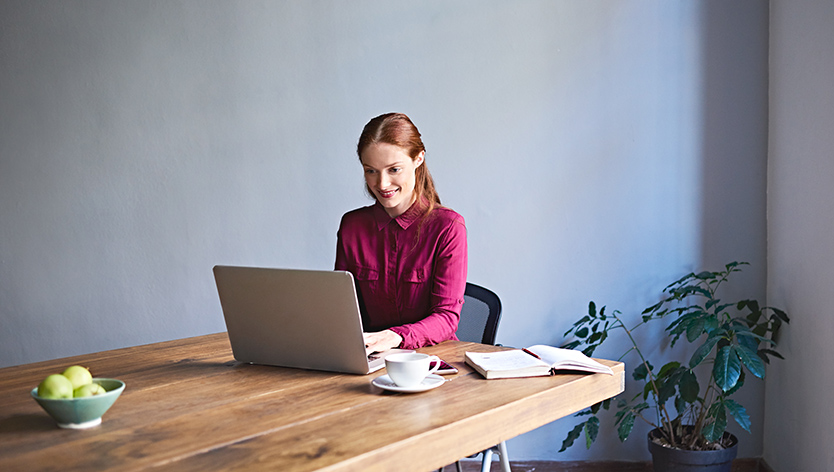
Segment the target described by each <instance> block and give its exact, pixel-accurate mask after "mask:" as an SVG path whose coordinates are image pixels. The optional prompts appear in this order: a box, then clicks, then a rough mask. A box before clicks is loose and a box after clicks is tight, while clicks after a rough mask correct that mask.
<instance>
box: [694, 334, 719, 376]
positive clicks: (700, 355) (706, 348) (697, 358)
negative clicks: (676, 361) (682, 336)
mask: <svg viewBox="0 0 834 472" xmlns="http://www.w3.org/2000/svg"><path fill="white" fill-rule="evenodd" d="M720 339H721V336H718V334H717V333H715V332H713V333H712V334H710V336H709V337H708V338H707V340H706V341H704V344H701V346H700V347H699V348H698V349H696V350H695V353H693V354H692V358H690V359H689V368H690V369H694V368H695V367H696V366H698V364H700V363H701V362H703V361H704V359H706V357H707V356H708V355H709V353H710V352H711V351H712V348H714V347H715V344H716V343H718V341H719V340H720Z"/></svg>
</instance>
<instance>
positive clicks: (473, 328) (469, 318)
mask: <svg viewBox="0 0 834 472" xmlns="http://www.w3.org/2000/svg"><path fill="white" fill-rule="evenodd" d="M463 299H464V303H463V308H462V309H461V312H460V323H459V324H458V330H457V332H456V334H457V337H458V339H460V340H461V341H469V342H475V343H482V344H495V333H497V332H498V322H499V321H500V320H501V299H500V298H498V295H496V294H495V292H493V291H491V290H489V289H486V288H484V287H481V286H479V285H475V284H471V283H468V282H467V283H466V292H465V293H464V295H463Z"/></svg>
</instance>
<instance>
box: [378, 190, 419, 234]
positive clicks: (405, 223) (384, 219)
mask: <svg viewBox="0 0 834 472" xmlns="http://www.w3.org/2000/svg"><path fill="white" fill-rule="evenodd" d="M428 203H429V202H428V200H427V199H426V197H420V200H419V201H417V202H414V203H413V204H412V205H411V206H410V207H409V208H408V210H406V211H405V213H403V214H402V215H400V216H398V217H396V218H391V217H390V216H389V215H388V212H386V211H385V208H384V207H383V206H382V204H381V203H379V201H377V202H376V204H374V216H375V217H376V225H377V229H379V230H380V231H382V229H383V228H385V227H386V226H388V224H390V223H391V222H392V221H395V222H396V223H397V225H399V226H400V228H402V229H408V227H409V226H411V224H412V223H414V222H415V221H417V220H419V219H420V217H422V216H423V215H424V214H425V213H426V208H427V207H428Z"/></svg>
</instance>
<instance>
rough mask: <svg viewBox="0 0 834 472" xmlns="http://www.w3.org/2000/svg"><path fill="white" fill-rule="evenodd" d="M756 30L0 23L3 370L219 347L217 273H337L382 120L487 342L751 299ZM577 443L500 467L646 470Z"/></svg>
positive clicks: (758, 215)
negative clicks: (392, 129) (425, 185)
mask: <svg viewBox="0 0 834 472" xmlns="http://www.w3.org/2000/svg"><path fill="white" fill-rule="evenodd" d="M767 15H768V9H767V3H766V2H765V1H763V0H762V1H746V2H721V1H711V2H691V1H683V0H681V1H663V2H660V1H635V0H629V1H621V0H610V1H551V0H541V1H522V2H508V1H481V0H479V1H457V2H440V1H431V2H420V3H416V2H389V1H362V2H336V1H324V2H266V1H263V2H259V1H245V2H244V1H237V2H228V1H205V0H199V1H198V0H190V1H160V2H154V1H141V2H140V1H135V2H116V3H114V2H109V1H82V0H76V1H10V0H2V1H0V61H2V69H0V103H2V112H0V113H2V115H0V116H2V124H1V125H0V323H2V330H0V365H2V366H8V365H15V364H20V363H27V362H33V361H38V360H44V359H50V358H55V357H61V356H68V355H73V354H80V353H87V352H94V351H99V350H103V349H111V348H117V347H122V346H128V345H136V344H142V343H149V342H155V341H162V340H167V339H173V338H180V337H185V336H194V335H200V334H204V333H210V332H216V331H222V330H223V329H224V325H223V320H222V315H221V312H220V307H219V303H218V301H217V295H216V292H215V288H214V286H213V280H212V276H211V267H212V266H213V265H215V264H246V265H260V266H287V267H301V268H319V269H329V268H331V267H332V264H333V258H334V252H335V251H334V246H335V232H336V228H337V225H338V222H339V217H340V215H341V214H342V213H343V212H345V211H347V210H350V209H352V208H355V207H357V206H361V205H365V204H368V203H369V200H368V199H367V197H366V196H365V195H364V194H363V181H362V173H361V169H360V167H359V165H358V163H357V161H356V157H355V155H354V152H353V149H354V146H355V142H356V139H357V137H358V134H359V132H360V130H361V127H362V126H363V125H364V123H365V122H366V121H367V120H368V119H369V118H371V117H372V116H375V115H377V114H380V113H383V112H388V111H392V110H397V111H404V112H406V113H408V114H409V115H410V116H411V117H412V118H413V119H414V121H415V122H416V123H417V125H418V126H419V127H420V129H421V131H422V133H423V137H424V140H425V142H426V145H427V147H428V155H427V163H428V165H429V166H430V168H431V170H432V173H433V174H434V176H435V179H436V181H437V184H438V187H439V191H440V194H441V196H442V198H443V202H444V203H445V204H447V205H449V206H451V207H452V208H454V209H456V210H457V211H459V212H460V213H461V214H463V215H464V216H465V218H466V220H467V225H468V234H469V243H470V266H469V274H470V277H469V278H470V280H471V281H473V282H476V283H480V284H482V285H485V286H488V287H490V288H492V289H493V290H495V291H496V292H498V293H499V294H500V295H501V298H502V301H503V302H504V307H505V312H504V313H505V317H504V320H503V321H502V325H501V328H500V330H499V333H498V341H499V342H501V343H503V344H506V345H516V346H523V345H530V344H534V343H554V344H558V343H560V342H561V341H562V339H561V335H562V333H563V332H564V331H565V330H566V329H567V327H568V326H569V324H570V323H572V322H573V321H574V320H576V319H577V318H579V317H580V316H581V315H582V313H583V312H584V311H585V310H586V307H587V303H588V301H589V300H595V301H596V302H597V303H599V304H605V305H608V306H609V307H610V308H612V309H613V308H617V309H620V310H622V311H624V312H626V313H634V312H639V311H638V310H641V309H642V308H643V307H645V306H647V305H649V304H651V303H653V302H654V301H655V299H656V297H657V293H658V292H659V290H660V289H661V288H662V287H664V286H665V285H666V284H667V283H668V282H670V281H672V280H674V279H676V278H677V277H679V276H681V275H683V274H684V273H686V272H688V271H691V270H700V269H717V268H719V267H721V266H722V265H723V264H724V263H726V262H729V261H732V260H745V261H749V262H751V263H752V264H753V265H752V267H751V268H750V269H748V270H747V271H746V272H745V273H744V274H742V277H741V279H740V282H741V284H740V285H739V288H740V291H741V292H744V296H752V297H763V295H764V291H765V277H766V270H765V253H766V246H765V243H766V240H765V235H764V233H765V228H766V220H765V184H766V180H765V171H766V159H765V158H766V145H767ZM651 334H652V333H645V334H644V336H645V337H650V336H651ZM621 347H622V346H621ZM600 354H602V355H608V356H617V355H618V354H619V349H613V348H612V349H610V350H609V351H607V352H602V353H600ZM108 375H112V376H118V372H111V373H108ZM744 403H745V404H746V406H747V407H748V409H749V410H750V411H751V414H752V416H753V419H754V423H755V429H754V432H753V434H752V435H748V434H747V433H743V441H742V449H741V454H742V456H759V455H761V452H762V450H761V444H762V432H761V427H762V426H761V425H762V421H763V411H762V405H763V386H762V385H761V383H755V382H750V383H749V386H748V392H747V396H746V400H745V401H744ZM573 424H574V421H573V420H572V419H565V420H561V421H558V422H556V423H554V424H552V425H549V426H547V427H544V428H541V429H539V430H537V431H535V432H531V433H529V434H527V435H524V436H522V437H521V438H518V439H516V440H513V441H511V442H510V453H511V456H512V458H513V459H559V460H575V459H587V458H593V459H609V458H610V459H635V460H636V459H645V458H647V452H646V447H645V443H644V441H643V440H642V437H641V436H642V432H638V433H637V435H636V437H635V438H634V439H632V440H630V441H629V442H627V443H625V444H620V443H619V442H617V441H616V440H615V439H613V435H607V436H606V437H604V438H602V439H601V440H600V443H598V444H597V445H596V446H595V447H594V448H593V449H592V450H591V451H590V452H587V451H585V450H584V449H581V448H576V449H574V450H571V451H569V452H568V453H564V454H561V455H557V454H556V451H557V450H558V448H559V446H560V443H561V440H562V438H563V437H564V435H565V433H566V432H567V431H568V430H569V429H570V428H571V427H572V426H573ZM641 428H642V426H641ZM643 431H645V428H643Z"/></svg>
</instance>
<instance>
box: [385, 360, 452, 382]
mask: <svg viewBox="0 0 834 472" xmlns="http://www.w3.org/2000/svg"><path fill="white" fill-rule="evenodd" d="M432 362H434V367H432V366H431V364H432ZM385 368H386V370H387V371H388V376H389V377H391V380H392V381H393V382H394V383H395V384H397V386H399V387H403V388H411V387H416V386H418V385H420V384H421V383H422V382H423V380H424V379H425V378H426V377H427V376H428V375H429V374H433V373H435V372H437V369H439V368H440V358H439V357H437V356H430V355H428V354H423V353H420V352H410V353H403V354H391V355H389V356H385Z"/></svg>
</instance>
